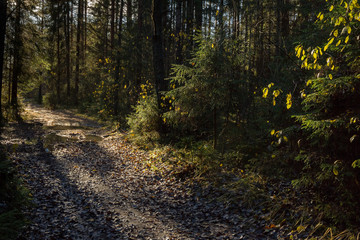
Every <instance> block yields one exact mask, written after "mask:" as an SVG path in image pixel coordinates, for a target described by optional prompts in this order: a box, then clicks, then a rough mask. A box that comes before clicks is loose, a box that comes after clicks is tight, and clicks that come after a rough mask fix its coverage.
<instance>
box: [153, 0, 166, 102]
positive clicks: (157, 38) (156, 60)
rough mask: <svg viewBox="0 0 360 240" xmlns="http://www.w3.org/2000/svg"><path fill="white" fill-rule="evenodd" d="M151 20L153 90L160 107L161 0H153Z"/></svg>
mask: <svg viewBox="0 0 360 240" xmlns="http://www.w3.org/2000/svg"><path fill="white" fill-rule="evenodd" d="M153 4H154V6H153V21H154V36H153V64H154V75H155V91H156V96H157V104H158V108H159V109H161V104H160V102H161V94H160V92H161V91H163V90H165V88H164V86H165V84H164V82H165V81H164V78H165V71H164V50H163V36H162V34H163V25H162V17H163V14H162V10H163V0H154V2H153Z"/></svg>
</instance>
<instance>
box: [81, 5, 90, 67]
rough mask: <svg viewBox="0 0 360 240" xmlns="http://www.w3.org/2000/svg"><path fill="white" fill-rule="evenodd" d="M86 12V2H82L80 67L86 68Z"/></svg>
mask: <svg viewBox="0 0 360 240" xmlns="http://www.w3.org/2000/svg"><path fill="white" fill-rule="evenodd" d="M87 11H88V1H87V0H83V7H82V16H83V23H82V24H83V33H82V35H81V40H82V41H83V43H82V45H81V46H82V50H81V51H82V53H83V56H82V63H81V64H82V65H83V66H86V51H87V21H88V20H87Z"/></svg>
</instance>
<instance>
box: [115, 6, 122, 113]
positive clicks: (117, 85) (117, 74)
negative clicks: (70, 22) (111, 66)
mask: <svg viewBox="0 0 360 240" xmlns="http://www.w3.org/2000/svg"><path fill="white" fill-rule="evenodd" d="M123 9H124V0H121V5H120V19H119V29H118V42H117V47H116V65H115V96H114V115H115V116H117V115H118V109H119V90H120V64H121V63H120V61H121V55H120V49H121V40H122V39H121V33H122V18H123Z"/></svg>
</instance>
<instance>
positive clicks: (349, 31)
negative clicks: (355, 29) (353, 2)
mask: <svg viewBox="0 0 360 240" xmlns="http://www.w3.org/2000/svg"><path fill="white" fill-rule="evenodd" d="M347 31H348V34H350V33H351V27H350V26H348V27H347Z"/></svg>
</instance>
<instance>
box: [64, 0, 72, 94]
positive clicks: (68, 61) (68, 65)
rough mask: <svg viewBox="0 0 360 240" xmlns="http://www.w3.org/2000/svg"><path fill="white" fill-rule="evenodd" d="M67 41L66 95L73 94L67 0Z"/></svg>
mask: <svg viewBox="0 0 360 240" xmlns="http://www.w3.org/2000/svg"><path fill="white" fill-rule="evenodd" d="M65 19H66V21H65V41H66V87H67V88H66V95H67V97H68V98H70V94H71V92H70V91H71V87H70V84H71V58H70V56H71V45H70V2H69V1H67V2H66V18H65Z"/></svg>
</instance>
